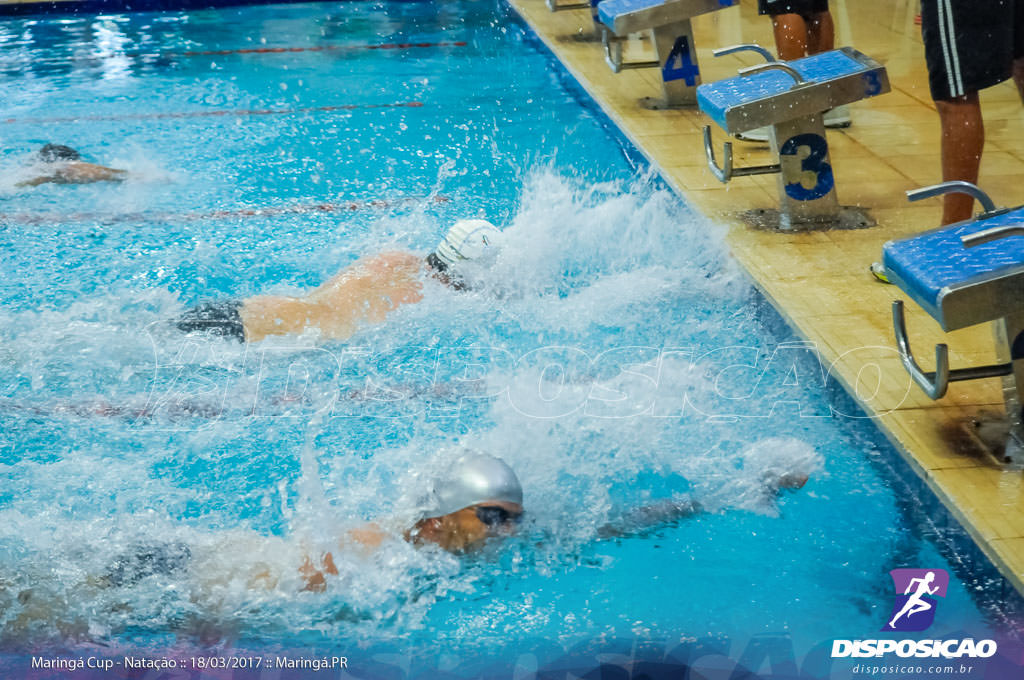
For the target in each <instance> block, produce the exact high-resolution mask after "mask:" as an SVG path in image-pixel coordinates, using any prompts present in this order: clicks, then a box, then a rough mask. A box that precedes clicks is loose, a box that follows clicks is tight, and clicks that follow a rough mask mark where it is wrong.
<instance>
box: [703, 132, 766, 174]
mask: <svg viewBox="0 0 1024 680" xmlns="http://www.w3.org/2000/svg"><path fill="white" fill-rule="evenodd" d="M704 156H705V158H707V160H708V169H709V170H711V174H712V175H714V176H715V178H717V179H718V181H719V182H721V183H722V184H725V183H726V182H728V181H729V180H731V179H732V178H733V177H745V176H747V175H771V174H775V173H779V172H782V165H781V164H780V163H772V164H771V165H752V166H749V167H746V168H736V167H733V164H732V142H726V143H725V146H724V147H723V148H722V162H723V163H724V167H719V166H718V161H717V160H715V147H714V145H713V144H712V142H711V126H710V125H705V126H704Z"/></svg>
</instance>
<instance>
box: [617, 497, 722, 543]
mask: <svg viewBox="0 0 1024 680" xmlns="http://www.w3.org/2000/svg"><path fill="white" fill-rule="evenodd" d="M701 511H702V508H701V507H700V503H697V502H696V501H694V500H692V499H690V498H687V497H683V496H680V497H675V498H668V499H665V500H663V501H659V502H657V503H653V504H651V505H644V506H642V507H639V508H634V509H633V510H630V511H628V512H626V513H625V514H623V515H622V516H621V517H619V518H618V519H616V520H614V521H612V522H609V523H608V524H605V525H604V526H602V527H600V528H599V529H598V530H597V535H598V537H599V538H619V537H624V536H633V535H637V534H643V533H645V532H647V531H651V530H653V529H657V528H659V527H663V526H666V525H671V524H673V523H675V522H677V521H679V520H681V519H683V518H685V517H689V516H691V515H696V514H698V513H699V512H701Z"/></svg>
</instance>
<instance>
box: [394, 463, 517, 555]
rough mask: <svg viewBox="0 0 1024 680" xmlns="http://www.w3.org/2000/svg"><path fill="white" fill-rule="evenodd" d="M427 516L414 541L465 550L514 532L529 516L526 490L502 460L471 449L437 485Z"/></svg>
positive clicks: (412, 537)
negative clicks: (525, 517) (524, 501)
mask: <svg viewBox="0 0 1024 680" xmlns="http://www.w3.org/2000/svg"><path fill="white" fill-rule="evenodd" d="M424 514H425V515H426V517H425V519H421V520H420V521H419V522H417V523H416V526H415V527H414V528H413V529H412V530H411V531H410V532H409V533H408V535H407V537H408V538H409V539H410V540H412V541H414V542H417V543H419V542H430V543H436V544H437V545H439V546H441V547H442V548H444V549H445V550H451V551H453V552H463V551H465V550H467V549H469V548H471V547H472V546H474V545H476V544H479V543H481V542H482V541H484V540H485V539H487V538H488V537H489V536H494V535H501V534H507V533H510V531H511V529H512V528H513V526H514V524H515V523H516V522H518V521H519V520H520V519H521V518H522V515H523V487H522V485H521V484H520V483H519V478H518V477H517V476H516V473H515V472H514V471H513V470H512V468H510V467H509V466H508V464H507V463H506V462H505V461H503V460H502V459H500V458H497V457H495V456H491V455H489V454H486V453H479V452H476V451H468V452H466V453H464V454H462V455H460V456H459V457H458V458H456V459H455V460H454V461H452V463H451V464H450V465H449V466H448V468H447V470H446V471H445V473H444V474H443V475H441V476H439V477H438V479H437V480H436V481H435V483H434V487H433V489H432V490H431V494H430V499H429V501H428V508H427V510H426V511H425V513H424Z"/></svg>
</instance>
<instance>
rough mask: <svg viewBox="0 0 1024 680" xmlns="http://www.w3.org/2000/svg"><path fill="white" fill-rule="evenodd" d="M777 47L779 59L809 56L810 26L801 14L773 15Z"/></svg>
mask: <svg viewBox="0 0 1024 680" xmlns="http://www.w3.org/2000/svg"><path fill="white" fill-rule="evenodd" d="M772 28H773V29H774V31H775V49H776V50H777V51H778V53H779V59H782V60H783V61H792V60H794V59H801V58H803V57H805V56H807V43H808V26H807V22H806V21H805V20H804V18H803V17H802V16H800V15H799V14H775V15H772Z"/></svg>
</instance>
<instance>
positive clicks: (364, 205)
mask: <svg viewBox="0 0 1024 680" xmlns="http://www.w3.org/2000/svg"><path fill="white" fill-rule="evenodd" d="M451 200H452V199H451V198H449V197H448V196H425V197H416V196H408V197H405V198H396V199H391V200H386V199H376V200H372V201H345V202H341V203H330V202H323V203H296V204H292V205H274V206H264V207H242V208H229V209H223V210H210V211H205V212H181V213H175V212H153V213H145V212H142V213H121V214H118V213H95V212H94V213H90V212H79V213H65V214H60V213H0V220H5V221H10V222H13V223H15V224H32V225H39V224H46V225H59V224H65V223H67V222H100V223H104V224H109V223H111V222H200V221H202V220H216V219H224V218H228V217H246V218H248V217H278V216H280V215H309V214H316V213H338V212H356V211H359V210H389V209H391V208H397V207H400V206H403V205H415V204H417V203H424V202H428V201H429V202H432V203H448V202H449V201H451Z"/></svg>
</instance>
